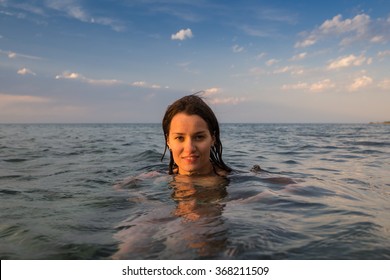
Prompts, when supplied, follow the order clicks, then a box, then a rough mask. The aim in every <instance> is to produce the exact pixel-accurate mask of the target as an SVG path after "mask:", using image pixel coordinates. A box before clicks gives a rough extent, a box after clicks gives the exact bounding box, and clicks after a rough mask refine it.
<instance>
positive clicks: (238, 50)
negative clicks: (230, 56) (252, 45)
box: [232, 45, 244, 53]
mask: <svg viewBox="0 0 390 280" xmlns="http://www.w3.org/2000/svg"><path fill="white" fill-rule="evenodd" d="M232 50H233V52H234V53H240V52H243V51H244V47H241V46H239V45H234V46H233V47H232Z"/></svg>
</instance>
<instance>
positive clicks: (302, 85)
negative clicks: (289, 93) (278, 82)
mask: <svg viewBox="0 0 390 280" xmlns="http://www.w3.org/2000/svg"><path fill="white" fill-rule="evenodd" d="M309 87H310V85H309V84H307V83H303V82H299V83H296V84H288V85H283V86H282V89H283V90H299V89H302V90H304V89H308V88H309Z"/></svg>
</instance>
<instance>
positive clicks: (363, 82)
mask: <svg viewBox="0 0 390 280" xmlns="http://www.w3.org/2000/svg"><path fill="white" fill-rule="evenodd" d="M372 82H373V79H372V78H371V77H368V76H362V77H358V78H356V79H355V80H354V81H353V83H352V84H351V85H349V86H348V90H349V91H357V90H359V89H361V88H364V87H367V86H369V85H371V84H372Z"/></svg>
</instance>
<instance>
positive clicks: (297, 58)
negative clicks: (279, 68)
mask: <svg viewBox="0 0 390 280" xmlns="http://www.w3.org/2000/svg"><path fill="white" fill-rule="evenodd" d="M306 56H307V53H306V52H303V53H299V54H296V55H294V56H293V57H292V58H291V59H290V60H291V61H297V60H302V59H304V58H305V57H306Z"/></svg>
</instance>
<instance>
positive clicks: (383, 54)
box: [377, 50, 390, 58]
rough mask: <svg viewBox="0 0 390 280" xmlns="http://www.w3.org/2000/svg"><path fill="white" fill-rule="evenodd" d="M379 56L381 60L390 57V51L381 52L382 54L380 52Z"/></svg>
mask: <svg viewBox="0 0 390 280" xmlns="http://www.w3.org/2000/svg"><path fill="white" fill-rule="evenodd" d="M377 56H378V57H379V58H384V57H385V56H390V50H385V51H380V52H378V54H377Z"/></svg>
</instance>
